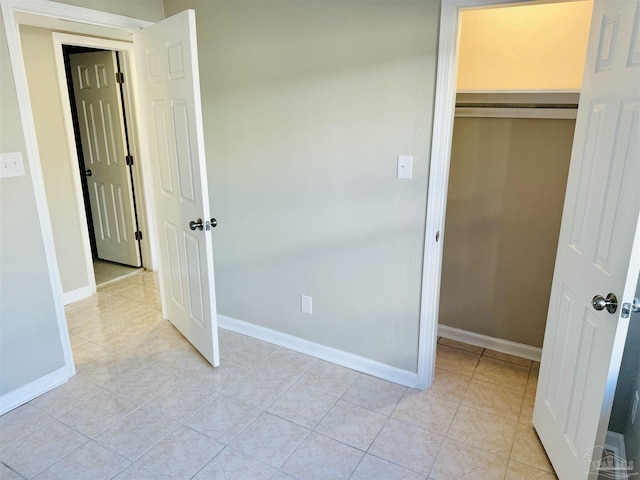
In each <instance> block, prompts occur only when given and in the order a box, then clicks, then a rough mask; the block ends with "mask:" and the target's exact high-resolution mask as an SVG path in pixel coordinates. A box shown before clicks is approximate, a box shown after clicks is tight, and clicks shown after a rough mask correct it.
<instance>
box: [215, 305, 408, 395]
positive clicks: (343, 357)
mask: <svg viewBox="0 0 640 480" xmlns="http://www.w3.org/2000/svg"><path fill="white" fill-rule="evenodd" d="M218 326H219V327H220V328H224V329H225V330H231V331H232V332H236V333H241V334H243V335H247V336H249V337H253V338H257V339H259V340H263V341H265V342H269V343H273V344H274V345H279V346H281V347H285V348H288V349H290V350H294V351H296V352H300V353H304V354H306V355H310V356H312V357H316V358H319V359H321V360H326V361H327V362H331V363H335V364H338V365H342V366H343V367H347V368H351V369H353V370H357V371H359V372H362V373H366V374H368V375H371V376H374V377H378V378H382V379H383V380H389V381H390V382H394V383H399V384H400V385H405V386H407V387H412V388H413V387H415V386H416V385H417V384H418V374H417V373H415V372H410V371H408V370H402V369H401V368H397V367H392V366H391V365H386V364H384V363H380V362H377V361H375V360H371V359H369V358H365V357H361V356H359V355H354V354H353V353H348V352H345V351H342V350H338V349H336V348H332V347H327V346H326V345H321V344H319V343H315V342H312V341H309V340H305V339H303V338H299V337H296V336H294V335H289V334H288V333H282V332H279V331H277V330H273V329H271V328H267V327H261V326H259V325H255V324H253V323H248V322H244V321H242V320H237V319H235V318H231V317H227V316H225V315H218Z"/></svg>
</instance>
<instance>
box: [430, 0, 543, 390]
mask: <svg viewBox="0 0 640 480" xmlns="http://www.w3.org/2000/svg"><path fill="white" fill-rule="evenodd" d="M536 3H544V2H541V1H523V0H442V7H441V10H440V37H439V40H438V64H437V68H436V72H437V73H436V91H435V105H434V116H433V134H432V137H431V159H430V163H429V187H428V193H427V218H426V222H425V235H424V239H425V241H424V254H423V266H422V292H421V296H420V326H419V334H418V387H419V388H428V387H430V386H431V383H432V382H433V378H434V375H435V355H436V353H435V352H436V340H437V335H436V332H437V329H438V310H439V302H440V275H441V271H442V252H443V248H442V247H443V245H444V234H445V231H444V225H445V222H444V221H445V212H446V208H447V190H448V184H449V160H450V157H451V139H452V137H453V119H454V114H455V102H456V85H457V76H458V39H459V31H460V28H459V22H460V18H459V12H460V10H462V9H466V8H483V7H484V8H486V7H500V6H508V5H509V4H536ZM529 92H530V91H529ZM437 234H439V235H438V237H439V238H438V240H436V235H437Z"/></svg>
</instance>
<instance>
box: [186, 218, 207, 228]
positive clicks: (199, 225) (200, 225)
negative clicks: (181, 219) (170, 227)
mask: <svg viewBox="0 0 640 480" xmlns="http://www.w3.org/2000/svg"><path fill="white" fill-rule="evenodd" d="M203 227H204V223H202V219H201V218H199V219H198V220H196V221H195V222H194V221H193V220H191V221H190V222H189V228H190V229H191V230H195V229H196V228H197V229H199V230H202V229H203Z"/></svg>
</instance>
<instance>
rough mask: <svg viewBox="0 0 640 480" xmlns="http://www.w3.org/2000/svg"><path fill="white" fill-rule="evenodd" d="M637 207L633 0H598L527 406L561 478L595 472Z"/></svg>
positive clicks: (637, 66) (639, 163)
mask: <svg viewBox="0 0 640 480" xmlns="http://www.w3.org/2000/svg"><path fill="white" fill-rule="evenodd" d="M639 212H640V1H639V0H631V1H629V0H596V1H595V4H594V12H593V20H592V23H591V34H590V38H589V46H588V51H587V60H586V65H585V74H584V80H583V86H582V93H581V97H580V106H579V110H578V118H577V121H576V132H575V138H574V144H573V152H572V157H571V166H570V169H569V180H568V184H567V193H566V199H565V206H564V212H563V217H562V226H561V229H560V239H559V243H558V252H557V257H556V267H555V273H554V278H553V285H552V289H551V299H550V304H549V312H548V318H547V327H546V332H545V339H544V347H543V350H542V363H541V367H540V379H539V382H538V390H537V396H536V402H535V409H534V415H533V423H534V426H535V428H536V430H537V432H538V435H539V436H540V439H541V441H542V443H543V445H544V447H545V449H546V451H547V454H548V455H549V458H550V460H551V463H552V464H553V466H554V468H555V470H556V473H557V474H558V477H559V478H560V479H571V480H580V479H587V478H594V479H595V478H596V477H597V466H598V462H599V461H600V455H601V454H602V449H601V448H598V447H602V446H604V437H605V434H606V428H607V424H608V420H609V415H610V412H611V403H612V401H613V394H614V392H615V386H616V382H617V377H618V370H619V368H620V361H621V357H622V351H623V348H624V342H625V337H626V332H627V328H628V325H629V323H628V322H629V310H630V308H631V304H632V302H633V295H634V292H635V286H636V283H637V281H638V274H639V272H640V237H639V233H638V229H639V216H638V215H639ZM614 297H615V298H614Z"/></svg>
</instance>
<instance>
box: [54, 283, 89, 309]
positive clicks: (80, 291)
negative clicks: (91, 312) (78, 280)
mask: <svg viewBox="0 0 640 480" xmlns="http://www.w3.org/2000/svg"><path fill="white" fill-rule="evenodd" d="M94 293H96V289H95V287H92V286H91V285H87V286H86V287H80V288H77V289H75V290H71V291H70V292H66V293H63V294H62V304H63V305H69V304H70V303H73V302H77V301H78V300H83V299H85V298H89V297H90V296H91V295H93V294H94Z"/></svg>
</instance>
